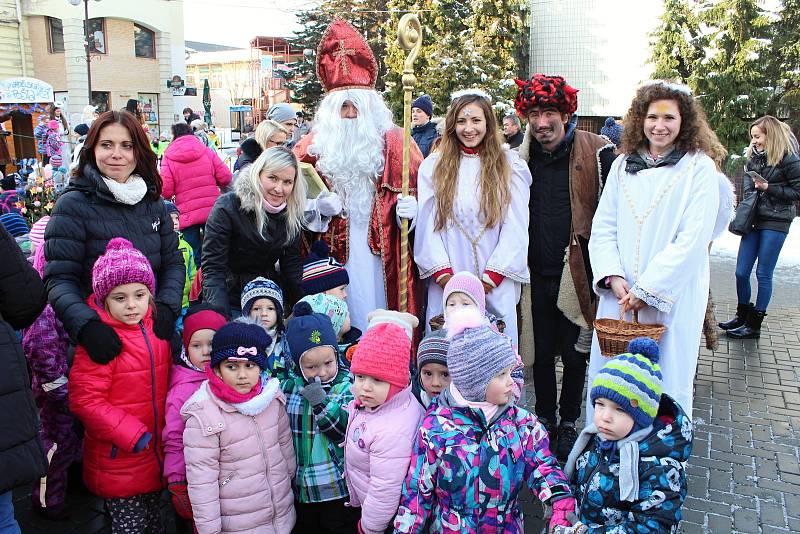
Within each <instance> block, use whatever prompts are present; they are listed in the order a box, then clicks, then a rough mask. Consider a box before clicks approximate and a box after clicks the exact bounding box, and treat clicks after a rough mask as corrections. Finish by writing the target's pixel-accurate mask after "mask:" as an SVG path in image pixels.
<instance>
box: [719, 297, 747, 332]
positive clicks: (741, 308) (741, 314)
mask: <svg viewBox="0 0 800 534" xmlns="http://www.w3.org/2000/svg"><path fill="white" fill-rule="evenodd" d="M752 309H753V303H752V302H751V303H750V304H737V305H736V316H735V317H734V318H733V319H731V320H730V321H726V322H724V323H718V324H717V326H719V327H720V328H722V329H723V330H733V329H734V328H739V327H740V326H742V325H744V322H745V321H746V320H747V316H748V315H750V311H751V310H752Z"/></svg>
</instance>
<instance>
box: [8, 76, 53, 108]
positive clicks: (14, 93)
mask: <svg viewBox="0 0 800 534" xmlns="http://www.w3.org/2000/svg"><path fill="white" fill-rule="evenodd" d="M52 101H53V86H52V85H50V84H49V83H46V82H43V81H42V80H37V79H36V78H6V79H5V80H0V104H35V103H49V102H52Z"/></svg>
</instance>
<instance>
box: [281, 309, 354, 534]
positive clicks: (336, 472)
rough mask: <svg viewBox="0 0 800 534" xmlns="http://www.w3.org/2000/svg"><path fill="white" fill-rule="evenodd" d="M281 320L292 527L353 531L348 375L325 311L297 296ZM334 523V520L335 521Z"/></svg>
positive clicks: (315, 530)
mask: <svg viewBox="0 0 800 534" xmlns="http://www.w3.org/2000/svg"><path fill="white" fill-rule="evenodd" d="M292 314H293V317H292V318H291V319H289V323H288V325H287V326H286V342H287V346H288V348H289V353H290V358H291V359H289V358H287V359H286V364H287V366H288V367H289V372H288V377H287V378H285V379H284V380H283V381H282V382H281V388H282V389H283V393H284V395H285V396H286V412H287V414H288V415H289V424H290V425H291V427H292V437H293V439H294V449H295V454H296V456H297V472H296V474H295V508H296V509H297V525H296V526H295V532H356V529H357V525H358V519H359V512H358V510H359V509H358V508H352V507H349V506H345V502H346V501H347V500H348V497H349V493H348V491H347V483H346V482H345V478H344V448H343V444H344V440H345V433H346V432H347V421H348V415H347V412H346V411H345V409H344V407H345V406H346V405H347V404H348V403H349V402H350V401H351V400H353V394H352V393H351V392H350V387H351V386H352V381H351V378H350V373H349V371H348V370H347V369H345V368H343V367H342V366H341V365H340V363H339V362H340V360H339V351H338V348H337V339H336V334H335V332H334V330H333V325H332V324H331V320H330V318H329V317H328V316H327V315H323V314H321V313H314V312H313V310H312V309H311V305H310V304H309V303H308V302H304V301H300V302H298V303H297V304H296V305H295V307H294V309H293V310H292ZM334 525H338V527H335V526H334Z"/></svg>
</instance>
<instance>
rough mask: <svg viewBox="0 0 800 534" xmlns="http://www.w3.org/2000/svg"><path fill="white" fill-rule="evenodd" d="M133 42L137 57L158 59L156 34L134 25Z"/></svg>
mask: <svg viewBox="0 0 800 534" xmlns="http://www.w3.org/2000/svg"><path fill="white" fill-rule="evenodd" d="M133 42H134V45H133V46H134V49H135V50H136V57H147V58H152V59H155V57H156V33H155V32H154V31H152V30H148V29H147V28H145V27H144V26H139V25H138V24H134V25H133Z"/></svg>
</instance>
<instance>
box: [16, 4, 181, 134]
mask: <svg viewBox="0 0 800 534" xmlns="http://www.w3.org/2000/svg"><path fill="white" fill-rule="evenodd" d="M88 9H89V21H88V32H87V31H86V30H85V29H84V15H85V13H84V3H83V2H81V3H80V5H78V6H73V5H71V4H70V3H69V2H68V1H67V0H22V12H23V15H24V17H25V19H26V22H27V25H28V30H29V34H30V42H31V43H32V57H33V69H34V73H35V74H34V75H35V77H36V78H39V79H41V80H44V81H46V82H47V83H49V84H51V85H52V86H53V88H54V91H55V98H56V100H57V101H59V102H60V103H61V104H63V105H64V107H65V108H66V109H67V112H68V113H67V116H68V117H69V119H70V123H71V124H75V121H76V120H77V117H79V116H80V112H81V110H82V109H83V107H84V106H85V105H86V104H87V103H89V102H91V103H92V104H94V105H96V106H98V108H99V110H100V111H106V110H108V109H116V110H118V109H121V108H123V107H125V104H126V103H127V101H128V100H129V99H135V100H138V101H139V102H141V104H142V110H143V113H144V116H145V120H146V122H147V125H148V127H149V128H150V129H151V130H154V131H160V130H163V129H166V128H168V127H169V125H170V124H172V123H173V122H175V121H177V120H180V119H181V118H182V115H181V110H180V109H176V103H175V99H174V98H173V96H172V91H171V89H170V88H169V87H168V86H167V80H169V79H171V78H172V76H173V75H175V74H178V75H181V76H182V75H183V74H184V72H185V64H184V45H183V2H182V0H137V1H136V2H131V1H129V0H99V1H98V0H95V1H91V2H89V3H88ZM87 33H88V37H87ZM87 40H88V41H89V43H90V44H89V47H90V52H91V61H90V64H91V95H89V81H88V76H87V64H86V63H87V60H86V59H87V58H86V49H85V47H84V43H85V42H86V41H87Z"/></svg>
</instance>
